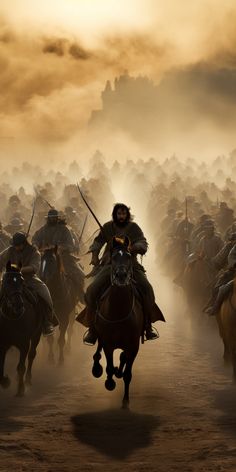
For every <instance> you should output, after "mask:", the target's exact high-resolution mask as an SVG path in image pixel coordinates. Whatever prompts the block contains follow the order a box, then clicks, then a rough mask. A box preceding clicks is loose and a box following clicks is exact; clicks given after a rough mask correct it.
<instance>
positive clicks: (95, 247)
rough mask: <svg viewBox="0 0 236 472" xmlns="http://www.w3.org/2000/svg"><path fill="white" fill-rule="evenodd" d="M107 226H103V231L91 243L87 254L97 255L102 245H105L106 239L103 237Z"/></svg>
mask: <svg viewBox="0 0 236 472" xmlns="http://www.w3.org/2000/svg"><path fill="white" fill-rule="evenodd" d="M107 228H108V225H106V224H105V225H104V226H103V228H102V229H103V230H102V231H100V232H99V234H98V236H97V237H96V238H95V239H94V241H93V243H92V244H91V246H90V248H89V252H96V253H98V254H99V252H100V251H101V249H102V247H103V246H104V244H106V243H107V239H106V237H105V235H106V231H107Z"/></svg>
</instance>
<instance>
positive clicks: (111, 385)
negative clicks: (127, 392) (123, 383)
mask: <svg viewBox="0 0 236 472" xmlns="http://www.w3.org/2000/svg"><path fill="white" fill-rule="evenodd" d="M103 349H104V348H103ZM104 352H105V356H106V360H107V367H106V373H107V380H106V382H105V387H106V389H107V390H109V391H112V390H114V389H115V388H116V382H115V380H114V379H113V375H114V373H115V368H114V364H113V350H105V349H104Z"/></svg>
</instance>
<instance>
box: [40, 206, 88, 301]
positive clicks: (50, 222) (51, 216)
mask: <svg viewBox="0 0 236 472" xmlns="http://www.w3.org/2000/svg"><path fill="white" fill-rule="evenodd" d="M32 241H33V244H35V245H36V246H37V248H38V249H39V251H40V252H44V251H45V250H48V249H55V248H56V249H57V251H58V253H59V254H60V257H61V262H62V266H63V270H64V271H65V274H66V275H68V277H69V278H71V280H72V282H73V285H74V288H75V290H76V292H77V293H78V298H80V299H81V298H82V294H83V283H84V274H83V272H82V270H81V269H80V268H79V267H78V265H77V260H76V258H75V257H74V256H73V252H74V251H75V243H74V239H73V236H72V234H71V232H70V230H69V228H68V227H67V225H66V223H65V221H64V220H61V219H60V217H59V213H58V211H57V210H56V209H55V208H51V209H50V210H49V212H48V215H47V221H46V224H45V225H44V226H42V227H41V228H40V229H39V230H38V231H36V233H35V234H34V236H33V238H32Z"/></svg>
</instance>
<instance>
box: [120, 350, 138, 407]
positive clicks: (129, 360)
mask: <svg viewBox="0 0 236 472" xmlns="http://www.w3.org/2000/svg"><path fill="white" fill-rule="evenodd" d="M136 355H137V352H135V353H132V354H130V353H129V354H128V353H126V365H125V370H124V373H123V380H124V384H125V393H124V397H123V401H122V408H129V387H130V382H131V380H132V367H133V363H134V360H135V357H136Z"/></svg>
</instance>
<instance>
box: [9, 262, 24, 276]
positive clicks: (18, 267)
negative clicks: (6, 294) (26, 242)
mask: <svg viewBox="0 0 236 472" xmlns="http://www.w3.org/2000/svg"><path fill="white" fill-rule="evenodd" d="M21 268H22V265H21V264H20V265H17V264H12V263H11V261H8V262H7V265H6V272H16V273H20V272H21Z"/></svg>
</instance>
